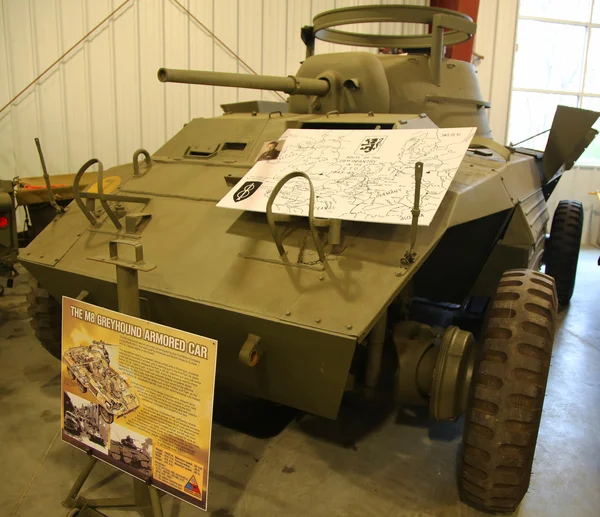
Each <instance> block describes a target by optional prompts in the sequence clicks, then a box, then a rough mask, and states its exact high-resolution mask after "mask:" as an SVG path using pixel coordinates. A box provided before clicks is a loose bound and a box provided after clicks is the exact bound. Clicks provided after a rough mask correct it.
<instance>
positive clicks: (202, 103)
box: [189, 0, 246, 118]
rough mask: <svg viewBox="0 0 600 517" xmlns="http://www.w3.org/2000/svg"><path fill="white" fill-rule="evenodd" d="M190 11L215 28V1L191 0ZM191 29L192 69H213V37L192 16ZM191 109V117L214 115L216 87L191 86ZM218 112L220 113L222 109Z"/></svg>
mask: <svg viewBox="0 0 600 517" xmlns="http://www.w3.org/2000/svg"><path fill="white" fill-rule="evenodd" d="M243 3H246V2H243ZM190 12H192V13H193V14H194V16H195V17H196V18H197V19H198V20H199V21H201V22H202V23H203V24H204V25H205V26H206V28H207V29H208V30H212V29H213V2H212V1H211V0H190ZM189 31H190V32H189V34H190V69H192V70H213V69H214V62H215V61H214V56H215V49H214V44H213V37H212V36H211V35H210V34H209V33H208V32H207V30H206V29H205V28H204V27H202V26H201V25H199V24H198V23H197V22H196V21H195V20H193V19H192V18H190V28H189ZM190 111H191V118H197V117H213V116H214V115H215V112H214V88H213V87H212V86H200V85H194V86H193V87H192V88H191V97H190ZM217 113H220V111H219V112H217Z"/></svg>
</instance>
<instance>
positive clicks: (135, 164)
mask: <svg viewBox="0 0 600 517" xmlns="http://www.w3.org/2000/svg"><path fill="white" fill-rule="evenodd" d="M140 154H143V155H144V162H145V163H146V167H150V166H151V165H152V158H150V153H149V152H148V151H146V149H138V150H137V151H136V152H135V153H133V175H134V176H139V175H140V164H139V162H138V158H139V157H140Z"/></svg>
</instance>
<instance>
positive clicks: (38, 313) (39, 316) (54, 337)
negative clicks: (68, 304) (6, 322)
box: [27, 277, 62, 359]
mask: <svg viewBox="0 0 600 517" xmlns="http://www.w3.org/2000/svg"><path fill="white" fill-rule="evenodd" d="M30 287H31V289H30V291H29V294H28V295H27V301H28V302H29V308H28V309H27V312H28V314H29V316H30V317H31V322H30V323H31V327H32V328H33V331H34V333H35V337H37V338H38V340H39V342H40V343H41V344H42V346H43V347H44V348H45V349H46V350H48V352H50V353H51V354H52V355H53V356H54V357H56V358H57V359H60V353H61V346H60V329H61V324H62V322H61V318H62V315H61V306H60V302H58V301H56V300H55V299H54V298H53V297H52V296H51V295H50V293H49V292H48V291H47V290H46V289H44V288H42V287H41V286H40V284H39V283H38V281H37V280H36V279H35V278H33V277H32V278H31V279H30Z"/></svg>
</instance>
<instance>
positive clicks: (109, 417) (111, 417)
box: [98, 406, 115, 425]
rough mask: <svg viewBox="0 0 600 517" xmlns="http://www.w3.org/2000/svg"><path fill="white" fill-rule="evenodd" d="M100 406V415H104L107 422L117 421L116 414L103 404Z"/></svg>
mask: <svg viewBox="0 0 600 517" xmlns="http://www.w3.org/2000/svg"><path fill="white" fill-rule="evenodd" d="M98 408H99V409H100V416H101V417H102V420H104V421H105V422H106V423H107V424H109V425H110V424H112V423H113V422H114V421H115V415H113V414H112V413H109V412H108V411H107V410H106V409H104V408H103V407H102V406H98Z"/></svg>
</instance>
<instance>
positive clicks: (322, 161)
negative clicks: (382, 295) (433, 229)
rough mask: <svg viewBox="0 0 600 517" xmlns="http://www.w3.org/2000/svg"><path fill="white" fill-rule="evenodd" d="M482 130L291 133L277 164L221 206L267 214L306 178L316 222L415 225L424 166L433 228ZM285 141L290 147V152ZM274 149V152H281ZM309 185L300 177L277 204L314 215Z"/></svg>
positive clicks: (254, 175) (248, 179) (263, 168)
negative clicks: (419, 165) (418, 178)
mask: <svg viewBox="0 0 600 517" xmlns="http://www.w3.org/2000/svg"><path fill="white" fill-rule="evenodd" d="M474 134H475V128H470V127H462V128H443V129H441V128H439V129H404V130H402V129H400V130H371V129H369V130H339V129H338V130H326V129H288V130H287V131H286V132H285V133H284V135H283V136H282V137H281V139H280V143H279V145H278V146H277V149H279V148H281V151H280V152H278V153H277V152H275V154H276V155H277V157H276V159H273V160H265V159H264V158H263V159H262V160H261V161H258V162H257V163H256V164H255V165H254V167H252V169H250V170H249V171H248V173H247V174H246V175H245V176H244V177H243V178H242V180H241V181H240V182H238V184H237V185H236V186H235V187H234V188H232V189H231V191H230V192H229V193H228V194H227V195H226V196H225V197H224V198H223V199H222V200H221V201H220V202H219V203H218V205H217V206H220V207H226V208H235V209H238V210H250V211H255V212H264V211H265V210H266V204H267V200H268V198H269V195H270V194H271V192H272V190H273V188H274V187H275V185H276V184H277V182H278V181H279V180H280V179H281V178H282V177H283V176H285V175H286V174H288V173H290V172H294V171H302V172H305V173H306V174H308V176H309V177H310V178H311V180H312V182H313V186H314V190H315V212H314V215H315V217H322V218H332V219H345V220H354V221H366V222H377V223H393V224H410V222H411V218H412V214H411V209H412V207H413V203H414V193H415V174H414V172H415V163H416V162H418V161H421V162H423V164H424V167H423V171H424V174H423V180H422V183H421V216H420V218H419V224H420V225H425V226H427V225H429V224H430V223H431V220H432V219H433V216H434V215H435V212H436V210H437V209H438V207H439V206H440V203H441V202H442V198H443V197H444V195H445V193H446V191H447V190H448V187H449V186H450V183H451V182H452V179H453V178H454V175H455V174H456V171H457V170H458V167H459V166H460V163H461V161H462V159H463V157H464V155H465V153H466V152H467V149H468V146H469V143H470V142H471V138H472V137H473V135H474ZM281 140H284V142H283V145H281V144H282V142H281ZM275 143H276V142H273V146H272V147H273V148H274V147H275ZM308 201H309V186H308V182H307V181H306V179H304V178H294V179H292V180H290V181H289V182H288V183H286V185H285V186H284V187H283V188H282V189H281V191H280V192H279V194H278V195H277V198H276V199H275V202H274V204H273V212H274V213H279V214H291V215H304V216H306V215H308Z"/></svg>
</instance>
